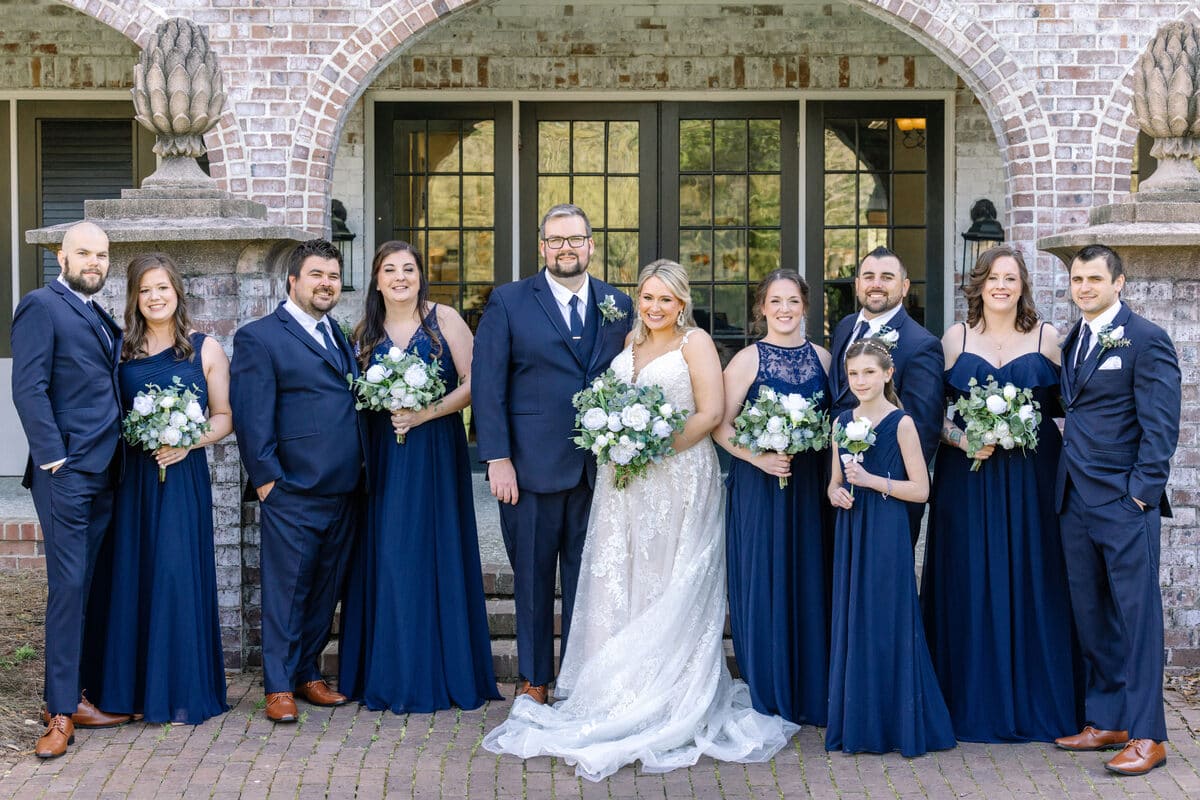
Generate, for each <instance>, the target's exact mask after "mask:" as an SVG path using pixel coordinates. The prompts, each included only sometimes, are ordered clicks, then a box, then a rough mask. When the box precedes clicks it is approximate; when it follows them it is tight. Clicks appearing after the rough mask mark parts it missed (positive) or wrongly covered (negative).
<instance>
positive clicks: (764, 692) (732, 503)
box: [713, 270, 830, 725]
mask: <svg viewBox="0 0 1200 800" xmlns="http://www.w3.org/2000/svg"><path fill="white" fill-rule="evenodd" d="M754 311H755V314H756V316H758V317H759V319H760V320H763V321H765V323H766V329H767V333H766V336H764V337H763V338H762V339H761V340H760V341H758V342H756V343H755V344H753V345H751V346H749V347H747V348H745V349H744V350H742V351H741V352H739V353H738V354H737V355H735V356H734V357H733V359H732V360H730V362H729V366H728V367H726V369H725V418H724V420H723V421H722V423H721V425H720V427H718V428H717V430H716V431H715V432H714V434H713V438H714V439H715V440H716V442H717V444H719V445H720V446H721V447H723V448H725V449H726V450H727V451H729V453H730V454H731V455H732V456H733V457H734V458H733V460H732V462H731V464H730V466H729V477H728V479H727V480H726V486H728V488H729V491H728V494H727V503H726V511H725V552H726V561H727V564H728V569H729V572H728V574H729V616H730V622H731V623H732V627H733V649H734V653H735V654H736V656H737V663H738V669H739V670H740V672H741V675H742V678H743V679H744V680H745V681H746V683H747V684H749V686H750V697H751V699H752V701H753V703H754V708H755V710H756V711H759V712H761V713H763V714H778V715H779V716H781V717H783V718H784V719H787V720H790V721H792V722H796V723H808V724H810V725H824V724H825V714H826V710H827V707H828V702H829V696H828V693H827V691H826V682H827V680H828V677H829V581H828V573H827V569H826V567H827V565H828V562H829V550H830V547H829V544H830V542H829V538H830V537H829V529H828V525H826V524H825V523H826V522H827V521H828V520H829V519H830V515H829V514H828V513H827V509H828V507H827V505H826V502H825V496H824V495H825V486H826V483H827V482H828V474H829V473H828V468H829V467H828V464H829V453H828V452H827V451H825V450H822V451H818V452H811V451H806V452H803V453H797V454H795V455H793V456H788V455H784V454H782V453H762V454H759V455H757V456H756V455H753V454H752V453H751V452H750V451H749V450H747V449H745V448H743V447H738V446H735V445H734V444H733V443H732V442H731V441H730V440H731V439H732V438H733V420H734V418H735V417H737V415H738V414H740V413H741V410H742V406H743V404H744V402H745V401H746V399H747V398H750V399H754V398H757V397H758V392H759V389H760V388H761V387H763V386H768V387H770V388H772V389H774V390H775V391H776V392H779V393H780V394H791V393H796V394H800V395H803V396H804V397H806V398H810V399H811V398H813V397H814V396H815V395H817V394H818V393H819V394H820V395H821V397H820V399H819V400H818V401H817V403H818V405H819V406H820V407H821V408H822V409H826V410H828V408H829V400H830V398H829V380H828V372H829V359H830V356H829V352H828V351H827V350H825V349H824V348H823V347H819V346H817V345H815V344H813V343H812V342H811V341H808V340H807V339H806V338H805V335H804V319H805V317H806V316H807V314H808V284H807V283H805V282H804V279H803V278H801V277H800V275H799V274H798V273H796V272H794V271H792V270H776V271H775V272H772V273H771V274H770V275H768V276H767V277H766V278H765V279H764V280H763V282H762V283H760V284H759V286H758V292H757V295H756V297H755V302H754ZM781 477H786V478H787V479H788V482H787V486H786V487H784V488H782V489H781V488H780V487H779V478H781Z"/></svg>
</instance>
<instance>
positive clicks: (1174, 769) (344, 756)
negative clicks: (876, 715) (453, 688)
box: [0, 674, 1200, 800]
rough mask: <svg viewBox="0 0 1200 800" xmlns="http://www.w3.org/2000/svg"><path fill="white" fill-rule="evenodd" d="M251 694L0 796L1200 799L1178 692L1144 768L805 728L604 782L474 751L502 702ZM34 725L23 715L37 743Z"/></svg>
mask: <svg viewBox="0 0 1200 800" xmlns="http://www.w3.org/2000/svg"><path fill="white" fill-rule="evenodd" d="M261 698H262V685H261V679H260V676H259V675H258V674H246V675H236V676H233V678H232V681H231V684H230V691H229V701H230V703H231V704H232V705H233V710H232V711H230V712H229V713H228V714H225V715H224V716H221V717H217V718H216V719H212V720H209V721H208V722H206V723H205V724H203V725H199V726H196V727H189V726H170V725H167V726H163V725H147V724H142V723H136V724H132V725H126V726H124V727H121V728H116V729H112V730H102V731H80V732H78V733H77V735H76V743H75V745H74V747H72V748H71V750H70V752H69V753H68V754H67V755H66V756H65V757H63V758H60V759H57V760H53V761H44V762H43V761H39V760H38V759H36V758H34V757H33V756H32V755H28V754H26V755H24V756H22V757H18V758H14V759H9V760H8V761H7V762H4V763H3V764H0V797H3V798H8V797H14V798H22V800H24V799H25V798H36V797H74V798H109V797H112V798H118V797H134V798H160V797H187V798H192V797H212V798H237V797H245V798H257V797H272V798H275V797H288V798H324V797H331V798H349V797H355V796H357V797H362V798H373V797H383V796H385V795H387V796H390V797H418V798H509V797H528V798H601V797H602V798H634V797H655V798H674V797H696V798H718V797H722V798H748V797H771V798H793V797H796V798H802V797H820V798H825V797H829V798H833V797H838V798H882V797H886V798H892V797H899V798H910V797H911V798H916V797H932V798H963V797H971V798H986V800H1001V799H1002V798H1010V797H1012V798H1026V797H1030V798H1032V797H1039V798H1055V799H1057V798H1092V797H1100V798H1110V797H1111V798H1128V797H1135V798H1141V797H1147V798H1149V797H1157V798H1186V797H1193V798H1200V743H1198V741H1197V732H1200V708H1196V707H1191V706H1188V705H1187V704H1185V703H1184V701H1183V700H1182V698H1180V696H1179V695H1177V694H1174V693H1168V694H1167V725H1168V728H1169V729H1170V735H1171V742H1170V744H1169V746H1168V764H1167V766H1166V767H1165V768H1164V769H1159V770H1156V771H1155V772H1154V773H1152V774H1151V775H1150V776H1148V777H1145V778H1117V777H1115V776H1111V775H1109V774H1108V773H1107V772H1106V771H1105V770H1104V768H1103V766H1102V763H1103V762H1102V759H1103V756H1102V755H1101V754H1097V753H1083V754H1071V753H1065V752H1062V751H1060V750H1056V749H1055V748H1053V747H1052V746H1050V745H1044V744H1027V745H978V744H962V745H960V746H959V747H958V748H957V749H955V750H950V751H947V752H944V753H935V754H930V755H926V756H923V757H921V758H915V759H905V758H902V757H900V756H898V755H887V756H873V755H861V756H846V755H842V754H840V753H834V754H827V753H826V752H825V750H824V747H823V746H822V738H821V733H822V732H821V731H819V730H817V729H815V728H812V727H805V728H804V729H803V730H802V731H801V733H800V734H799V735H798V736H797V737H796V738H795V739H794V740H793V742H792V746H791V747H789V748H787V749H785V750H784V751H783V752H781V753H780V754H779V755H778V756H777V757H776V758H775V760H774V762H773V763H771V764H763V765H753V766H743V765H740V764H723V763H717V762H713V761H711V760H709V759H704V760H702V761H701V762H700V763H699V764H697V765H696V766H695V767H693V768H691V769H689V770H677V771H676V772H672V773H669V774H667V775H639V774H637V772H636V771H635V770H634V769H633V768H630V767H626V768H625V769H623V770H621V771H620V772H619V773H617V774H616V775H614V776H613V777H611V778H610V779H609V780H607V781H605V782H603V783H600V784H592V783H589V782H588V781H584V780H580V779H578V778H576V777H575V774H574V772H573V770H572V769H571V768H570V767H567V766H566V765H564V764H563V763H561V762H558V761H554V760H551V759H549V758H538V759H533V760H530V761H527V762H524V763H522V762H521V761H520V760H518V759H516V758H511V757H501V758H498V757H496V756H494V755H492V754H491V753H488V752H487V751H485V750H483V749H482V748H481V747H480V741H481V740H482V737H483V734H484V732H486V731H488V730H490V729H491V728H492V727H494V726H495V725H497V724H498V723H499V722H500V720H502V719H503V718H504V717H505V715H506V714H507V713H508V708H509V704H510V703H509V701H505V702H499V703H491V704H489V705H487V706H485V707H484V708H481V709H479V710H477V711H465V712H455V711H450V712H440V713H437V714H414V715H411V716H395V715H393V714H389V713H374V712H369V711H366V710H365V709H361V708H359V707H358V706H357V705H350V706H345V707H343V708H338V709H324V708H312V707H307V708H306V707H304V706H302V711H305V710H306V711H307V713H306V714H305V715H304V716H303V717H302V721H301V722H300V723H299V724H297V725H279V726H275V725H272V724H271V723H270V722H268V721H267V720H266V719H265V718H264V717H263V715H262V712H261V710H260V708H259V705H260V703H259V701H260V700H261ZM39 727H40V726H32V725H31V726H30V745H31V746H32V743H33V739H34V737H35V736H36V734H37V732H38V731H39Z"/></svg>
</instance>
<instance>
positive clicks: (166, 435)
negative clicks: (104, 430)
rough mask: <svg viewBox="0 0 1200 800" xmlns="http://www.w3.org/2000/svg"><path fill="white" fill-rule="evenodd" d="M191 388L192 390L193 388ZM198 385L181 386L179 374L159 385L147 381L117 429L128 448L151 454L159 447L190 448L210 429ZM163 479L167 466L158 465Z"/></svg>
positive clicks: (160, 480) (159, 473)
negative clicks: (169, 381)
mask: <svg viewBox="0 0 1200 800" xmlns="http://www.w3.org/2000/svg"><path fill="white" fill-rule="evenodd" d="M193 390H195V391H193ZM198 391H200V390H199V388H198V387H196V386H192V388H191V389H188V388H186V387H184V385H183V383H182V382H181V381H180V380H179V376H175V377H173V378H172V379H171V385H170V386H168V387H166V388H163V387H161V386H158V385H157V384H153V383H151V384H147V385H146V388H145V389H144V390H143V391H140V392H138V393H137V397H135V398H133V408H132V409H130V411H129V413H128V414H126V415H125V419H124V421H122V423H121V431H122V433H123V434H124V436H125V441H127V442H129V444H130V446H132V447H141V448H142V449H143V450H146V451H148V452H151V453H153V452H154V451H155V450H157V449H158V448H160V447H191V446H193V445H195V444H196V443H197V442H199V441H200V438H201V437H202V436H204V434H205V433H207V432H208V431H210V430H212V425H210V424H209V423H208V418H207V417H205V416H204V409H203V408H201V407H200V399H199V395H197V394H196V392H198ZM166 479H167V468H166V467H159V468H158V481H159V483H162V482H163V481H165V480H166Z"/></svg>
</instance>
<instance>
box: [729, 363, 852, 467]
mask: <svg viewBox="0 0 1200 800" xmlns="http://www.w3.org/2000/svg"><path fill="white" fill-rule="evenodd" d="M823 395H824V393H823V392H817V393H816V394H814V395H813V396H812V397H811V398H807V397H805V396H804V395H801V394H795V393H792V394H780V393H779V392H776V391H775V390H774V389H772V388H771V387H769V386H763V387H762V388H761V389H759V390H758V398H757V399H755V400H753V401H751V400H749V399H747V400H746V404H745V405H744V406H742V413H740V414H738V415H737V417H735V418H734V420H733V434H734V435H733V437H732V438H731V439H730V440H729V441H730V443H731V444H733V445H735V446H738V447H744V448H746V449H747V450H749V451H750V452H751V453H753V454H754V455H758V454H759V453H766V452H769V451H773V452H776V453H784V454H785V455H791V454H793V453H799V452H802V451H804V450H823V449H825V448H826V447H828V446H829V415H828V414H826V413H825V412H824V411H822V410H821V409H820V407H818V405H817V403H818V402H819V401H820V399H821V397H822V396H823ZM785 486H787V478H780V479H779V488H780V489H782V488H783V487H785Z"/></svg>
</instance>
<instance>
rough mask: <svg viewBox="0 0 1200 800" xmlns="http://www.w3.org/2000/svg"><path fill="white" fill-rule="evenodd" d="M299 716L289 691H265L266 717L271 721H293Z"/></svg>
mask: <svg viewBox="0 0 1200 800" xmlns="http://www.w3.org/2000/svg"><path fill="white" fill-rule="evenodd" d="M299 716H300V715H299V713H298V712H297V711H296V701H295V700H294V699H292V693H291V692H268V693H267V719H269V720H271V722H295V721H296V719H297V718H298V717H299Z"/></svg>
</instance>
